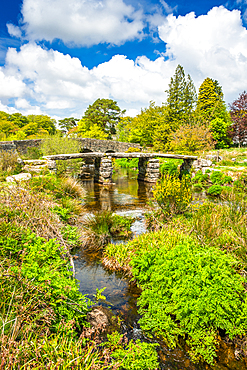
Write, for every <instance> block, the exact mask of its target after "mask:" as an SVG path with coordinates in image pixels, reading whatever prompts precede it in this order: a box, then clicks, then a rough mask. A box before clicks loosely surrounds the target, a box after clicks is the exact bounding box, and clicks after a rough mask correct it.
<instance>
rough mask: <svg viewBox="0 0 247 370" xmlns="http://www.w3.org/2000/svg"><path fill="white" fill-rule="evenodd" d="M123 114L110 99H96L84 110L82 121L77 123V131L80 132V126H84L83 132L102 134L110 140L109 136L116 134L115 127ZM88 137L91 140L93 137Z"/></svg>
mask: <svg viewBox="0 0 247 370" xmlns="http://www.w3.org/2000/svg"><path fill="white" fill-rule="evenodd" d="M123 113H124V111H121V109H120V108H119V106H118V105H117V102H116V101H114V100H112V99H97V100H96V101H95V102H94V103H93V104H92V105H89V107H88V108H87V109H86V111H85V113H84V116H83V117H82V120H81V121H80V122H79V125H78V126H79V127H78V129H79V130H81V129H82V125H84V130H86V131H85V132H90V131H91V132H92V131H95V132H102V133H103V134H105V135H107V137H108V138H111V135H114V134H115V133H116V128H115V126H116V125H117V124H118V122H119V120H120V117H121V115H122V114H123ZM80 123H81V126H80ZM82 135H83V132H82ZM84 137H88V136H84ZM90 137H91V138H92V137H93V136H90ZM95 138H96V137H95Z"/></svg>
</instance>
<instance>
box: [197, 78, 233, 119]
mask: <svg viewBox="0 0 247 370" xmlns="http://www.w3.org/2000/svg"><path fill="white" fill-rule="evenodd" d="M196 113H197V115H198V117H200V118H201V120H204V122H206V121H208V122H210V121H212V120H213V119H215V118H222V119H223V120H224V121H226V122H227V121H228V122H229V114H228V112H227V109H226V104H225V102H224V100H223V92H222V87H221V86H220V85H219V82H218V81H217V80H212V79H211V78H209V77H207V78H206V79H205V80H204V81H203V83H202V84H201V86H200V87H199V95H198V100H197V106H196Z"/></svg>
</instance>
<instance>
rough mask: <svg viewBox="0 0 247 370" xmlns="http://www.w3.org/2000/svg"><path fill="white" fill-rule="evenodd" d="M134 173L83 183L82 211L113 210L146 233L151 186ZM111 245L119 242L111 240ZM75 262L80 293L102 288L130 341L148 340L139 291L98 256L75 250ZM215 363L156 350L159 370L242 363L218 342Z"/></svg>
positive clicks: (222, 368) (237, 368) (217, 369)
mask: <svg viewBox="0 0 247 370" xmlns="http://www.w3.org/2000/svg"><path fill="white" fill-rule="evenodd" d="M136 177H137V174H136V172H135V171H131V170H127V169H121V170H117V171H116V172H115V173H114V174H113V182H114V185H112V186H102V185H99V184H94V182H93V180H87V181H82V184H83V187H84V188H85V190H86V193H87V195H86V197H85V200H84V206H85V210H86V211H87V212H88V213H92V212H95V211H100V210H112V211H114V212H116V213H117V214H121V215H132V216H134V217H136V221H135V222H134V224H133V225H132V228H131V229H132V233H133V236H132V237H135V235H139V234H141V233H143V232H145V231H146V229H145V222H144V213H145V212H146V211H147V210H148V207H147V202H148V201H149V200H150V199H151V196H152V186H153V185H151V184H145V183H141V182H140V183H138V182H137V180H136ZM112 242H114V243H118V242H121V240H117V239H115V240H112ZM77 257H78V258H77V259H76V260H75V269H76V278H77V279H78V280H79V281H80V291H81V293H82V294H87V296H88V297H89V298H90V299H93V298H94V294H95V293H96V288H97V289H103V288H105V290H104V292H103V294H104V296H105V297H106V301H102V303H100V304H102V305H103V306H106V307H110V308H111V310H112V311H113V313H114V314H116V315H118V316H120V317H121V319H122V330H123V332H126V333H127V336H128V337H129V338H133V339H138V338H140V339H141V340H147V338H145V336H144V335H143V333H142V331H141V329H140V327H139V325H138V318H139V316H138V313H137V305H136V301H137V298H138V296H139V294H140V291H139V289H138V288H137V287H136V286H135V285H134V284H132V283H131V282H129V280H128V279H127V278H125V276H124V275H123V274H121V273H115V272H112V271H109V270H106V269H105V268H103V266H102V265H101V261H100V257H99V256H97V255H92V254H85V253H83V251H77ZM221 347H222V349H220V351H219V355H218V359H219V360H218V362H217V363H216V365H215V366H213V367H211V366H209V365H207V364H200V365H198V364H193V363H192V362H191V361H190V359H189V357H188V355H187V354H186V352H185V351H184V350H183V349H181V348H176V349H174V350H171V349H169V348H168V347H166V346H165V345H164V343H162V344H161V345H160V347H159V351H158V352H159V357H160V369H166V370H186V369H190V370H197V369H198V370H203V369H207V370H211V369H212V370H226V369H230V370H244V369H247V367H246V366H245V364H244V363H243V362H240V361H236V360H235V359H234V348H233V347H232V346H229V345H225V343H223V342H222V343H221Z"/></svg>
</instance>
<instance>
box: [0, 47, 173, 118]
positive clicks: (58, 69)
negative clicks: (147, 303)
mask: <svg viewBox="0 0 247 370" xmlns="http://www.w3.org/2000/svg"><path fill="white" fill-rule="evenodd" d="M173 69H174V68H173V65H172V64H171V63H169V61H168V62H164V59H163V57H160V58H157V59H156V60H155V61H150V60H149V59H148V58H146V57H145V56H142V57H138V58H137V60H136V61H135V62H134V61H133V60H129V59H127V57H126V56H123V55H116V56H114V57H113V58H112V59H111V60H110V61H109V62H105V63H102V64H100V65H99V66H98V67H94V68H93V69H91V70H89V69H88V68H87V67H84V66H82V65H81V62H80V60H79V59H78V58H72V57H71V56H69V55H64V54H61V53H60V52H58V51H54V50H45V49H43V48H42V47H41V46H38V45H36V44H34V43H29V44H26V45H23V46H22V47H21V50H20V51H17V50H16V49H14V48H11V49H9V51H8V53H7V58H6V66H5V70H4V71H5V74H6V75H7V74H12V76H13V78H15V77H14V76H19V79H20V78H21V80H22V84H23V85H24V86H25V88H26V93H28V94H29V96H30V98H32V99H34V100H35V101H36V102H37V103H38V104H40V105H41V106H42V107H43V109H46V110H49V111H52V110H53V111H56V110H57V111H59V110H64V111H65V110H66V109H67V110H68V109H70V110H72V109H73V110H75V111H76V110H79V111H80V112H81V113H82V112H83V110H85V109H86V107H87V106H88V105H89V104H91V103H93V102H94V100H96V99H97V98H99V97H101V98H112V99H114V100H117V101H118V102H121V103H122V105H123V107H122V108H127V107H129V108H133V106H136V105H138V108H139V107H141V106H142V105H147V104H148V103H149V101H150V100H152V99H153V100H156V101H157V102H158V103H161V102H162V99H163V100H164V96H165V94H164V90H165V88H166V86H167V84H168V81H169V78H170V76H171V74H172V73H173ZM20 76H21V77H20ZM17 81H19V80H17ZM24 83H26V85H25V84H24ZM15 97H18V98H21V97H22V96H21V95H15ZM25 104H26V102H24V100H21V99H19V100H17V102H16V106H17V107H20V108H25V106H24V105H25Z"/></svg>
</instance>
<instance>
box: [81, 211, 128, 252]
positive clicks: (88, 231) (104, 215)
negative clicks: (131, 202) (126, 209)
mask: <svg viewBox="0 0 247 370" xmlns="http://www.w3.org/2000/svg"><path fill="white" fill-rule="evenodd" d="M133 222H134V219H133V218H131V217H126V216H119V215H115V214H113V212H111V211H101V212H96V213H95V214H93V215H89V216H87V217H86V218H85V219H84V220H83V221H82V225H81V226H82V230H83V240H84V241H83V244H84V247H85V248H86V249H88V250H100V249H103V247H104V246H106V244H107V243H109V242H110V240H111V238H112V237H113V236H118V237H122V238H127V237H128V236H130V234H131V230H130V227H131V224H132V223H133Z"/></svg>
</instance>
